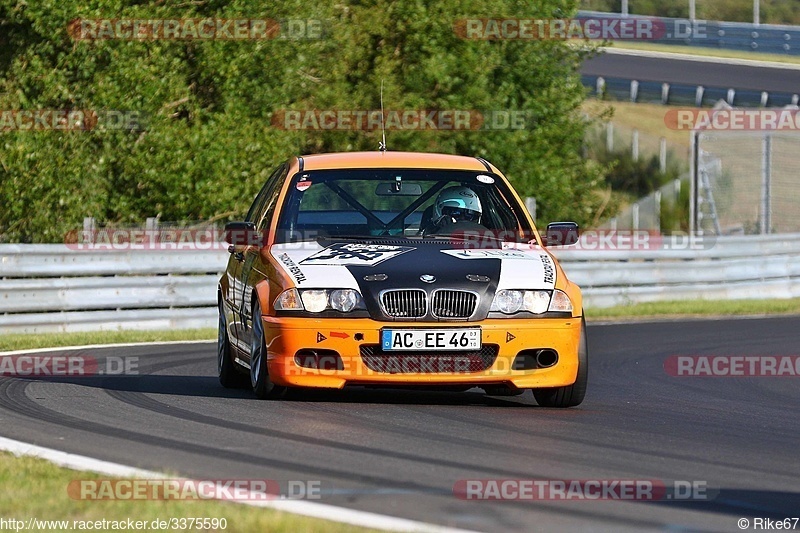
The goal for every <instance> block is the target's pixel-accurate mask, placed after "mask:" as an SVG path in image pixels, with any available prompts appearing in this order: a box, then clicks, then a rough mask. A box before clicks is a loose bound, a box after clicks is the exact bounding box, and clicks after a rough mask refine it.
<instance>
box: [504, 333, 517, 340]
mask: <svg viewBox="0 0 800 533" xmlns="http://www.w3.org/2000/svg"><path fill="white" fill-rule="evenodd" d="M516 338H517V337H516V336H515V335H513V334H512V333H511V332H510V331H507V332H506V342H511V341H513V340H514V339H516Z"/></svg>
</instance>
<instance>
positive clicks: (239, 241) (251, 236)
mask: <svg viewBox="0 0 800 533" xmlns="http://www.w3.org/2000/svg"><path fill="white" fill-rule="evenodd" d="M224 234H225V242H227V243H229V244H232V245H233V246H251V245H256V244H260V239H259V238H258V235H257V234H256V225H255V224H254V223H252V222H228V223H227V224H225V231H224Z"/></svg>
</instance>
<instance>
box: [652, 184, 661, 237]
mask: <svg viewBox="0 0 800 533" xmlns="http://www.w3.org/2000/svg"><path fill="white" fill-rule="evenodd" d="M653 202H654V203H655V204H656V205H655V209H654V213H655V214H654V216H653V218H655V226H656V228H655V229H656V230H658V232H659V233H661V190H660V189H659V190H657V191H656V192H655V194H654V195H653Z"/></svg>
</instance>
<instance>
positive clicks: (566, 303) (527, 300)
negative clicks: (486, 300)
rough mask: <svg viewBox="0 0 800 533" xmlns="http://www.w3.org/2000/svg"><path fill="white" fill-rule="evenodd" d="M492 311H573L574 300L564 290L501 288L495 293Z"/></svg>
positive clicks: (539, 313)
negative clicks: (571, 300)
mask: <svg viewBox="0 0 800 533" xmlns="http://www.w3.org/2000/svg"><path fill="white" fill-rule="evenodd" d="M489 310H490V311H499V312H501V313H503V314H506V315H513V314H515V313H519V312H520V311H528V312H529V313H533V314H535V315H541V314H542V313H545V312H547V311H557V312H560V313H564V312H572V302H570V300H569V296H567V295H566V293H564V292H563V291H559V290H556V291H553V292H552V293H551V291H525V290H513V289H500V290H499V291H497V292H496V293H495V295H494V300H493V301H492V307H491V308H490V309H489Z"/></svg>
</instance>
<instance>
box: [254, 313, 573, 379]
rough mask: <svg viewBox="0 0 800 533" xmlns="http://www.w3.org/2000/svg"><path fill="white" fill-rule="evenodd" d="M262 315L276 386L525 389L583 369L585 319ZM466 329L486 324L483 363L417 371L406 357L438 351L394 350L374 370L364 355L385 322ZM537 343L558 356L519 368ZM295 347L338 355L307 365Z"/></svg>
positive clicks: (376, 342) (376, 344)
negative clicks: (328, 363)
mask: <svg viewBox="0 0 800 533" xmlns="http://www.w3.org/2000/svg"><path fill="white" fill-rule="evenodd" d="M262 320H263V323H264V333H265V337H266V344H267V354H268V355H267V359H268V365H269V366H268V368H269V374H270V378H271V379H272V380H273V382H275V384H277V385H285V386H294V387H324V388H342V387H344V386H346V385H378V384H385V385H421V386H423V385H428V386H430V385H473V386H483V385H486V386H495V385H505V386H508V387H511V388H520V389H526V388H540V387H559V386H565V385H571V384H573V383H574V382H575V379H576V377H577V372H578V345H579V341H580V331H581V317H571V318H536V319H513V318H508V319H488V320H483V321H480V322H458V323H454V322H446V323H420V322H379V321H375V320H372V319H369V318H358V319H336V318H325V319H314V318H297V317H271V316H264V317H262ZM464 327H479V328H481V332H482V333H481V335H482V343H483V345H484V347H487V346H491V349H492V351H494V352H496V355H495V356H494V357H493V358H490V359H491V361H490V364H488V366H487V367H486V368H485V369H483V368H481V369H478V370H467V369H465V368H464V367H459V365H458V364H455V366H453V365H432V366H433V368H434V369H435V371H430V367H427V368H426V370H427V371H415V370H419V369H418V368H417V366H415V365H411V364H409V365H406V364H405V362H406V361H409V362H415V363H416V362H418V361H419V360H420V359H422V358H425V357H429V356H434V359H435V358H436V357H439V355H438V354H437V353H436V352H424V353H422V352H392V353H391V354H384V355H385V356H387V357H390V358H391V361H393V363H394V364H391V365H388V366H386V367H384V368H381V369H380V370H375V365H374V364H372V365H371V366H372V368H370V366H368V364H367V362H366V360H365V357H364V355H363V354H364V351H365V350H368V349H377V350H380V348H379V346H380V332H381V329H382V328H390V329H400V328H403V329H406V328H422V329H447V330H457V329H460V328H464ZM534 349H552V350H555V351H556V352H557V353H558V361H557V362H556V364H555V365H553V366H551V367H548V368H535V369H527V370H518V369H515V368H519V364H517V365H516V367H515V359H517V356H518V354H519V353H520V352H521V351H523V350H534ZM298 353H300V354H308V353H319V354H323V357H324V356H325V354H332V353H335V354H336V355H337V356H338V359H339V360H340V361H337V365H335V366H332V367H330V369H326V368H307V367H305V366H300V364H298V361H297V360H296V357H295V356H296V355H297V354H298ZM298 357H300V356H298ZM442 357H443V356H442ZM407 358H411V359H407ZM300 359H301V360H302V359H303V358H302V357H300ZM462 359H463V358H462ZM435 360H437V361H438V359H435ZM459 360H461V359H459ZM456 363H458V361H456ZM423 366H424V365H423ZM337 367H338V368H337Z"/></svg>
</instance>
